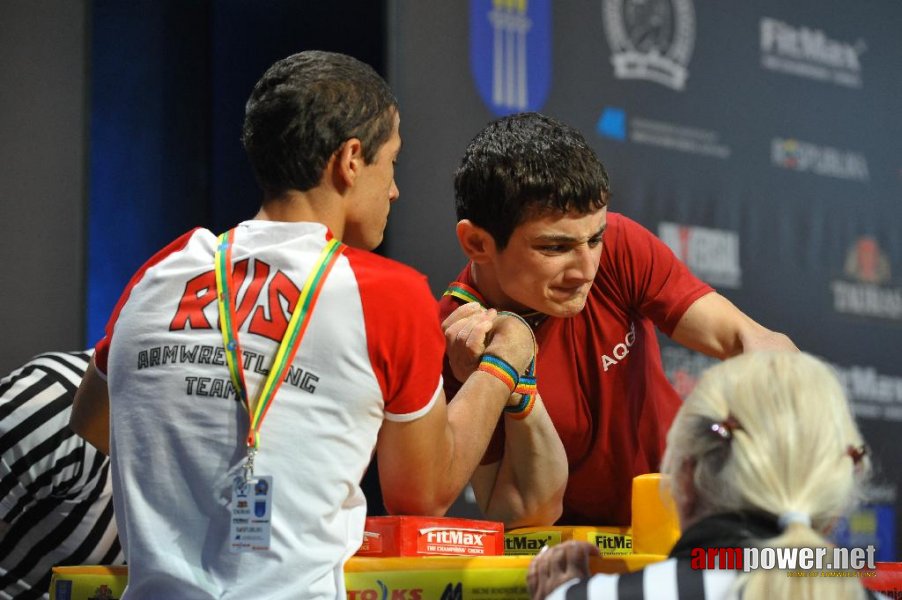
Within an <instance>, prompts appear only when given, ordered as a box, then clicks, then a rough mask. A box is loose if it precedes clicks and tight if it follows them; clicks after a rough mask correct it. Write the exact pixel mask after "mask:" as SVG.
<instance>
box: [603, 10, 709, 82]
mask: <svg viewBox="0 0 902 600" xmlns="http://www.w3.org/2000/svg"><path fill="white" fill-rule="evenodd" d="M601 10H602V16H603V18H604V32H605V36H606V37H607V40H608V45H609V46H610V48H611V64H612V65H613V67H614V77H616V78H618V79H644V80H646V81H653V82H655V83H658V84H661V85H663V86H665V87H668V88H670V89H672V90H676V91H683V90H684V89H685V88H686V79H688V77H689V70H688V66H689V60H690V59H691V58H692V50H693V47H694V46H695V8H694V6H693V4H692V1H691V0H654V1H652V2H627V1H625V0H603V1H602V9H601Z"/></svg>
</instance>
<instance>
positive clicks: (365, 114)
mask: <svg viewBox="0 0 902 600" xmlns="http://www.w3.org/2000/svg"><path fill="white" fill-rule="evenodd" d="M397 107H398V102H397V100H396V99H395V97H394V96H393V95H392V93H391V90H390V89H389V87H388V84H386V83H385V80H383V79H382V77H380V76H379V75H378V74H377V73H376V71H374V70H373V69H372V67H370V66H368V65H366V64H364V63H362V62H360V61H359V60H357V59H355V58H352V57H350V56H346V55H344V54H337V53H334V52H323V51H318V50H311V51H305V52H300V53H298V54H293V55H292V56H289V57H287V58H284V59H282V60H280V61H278V62H276V63H275V64H274V65H272V66H271V67H270V68H269V69H268V70H267V71H266V73H264V74H263V77H261V78H260V81H258V82H257V84H256V85H255V86H254V91H253V92H252V93H251V96H250V99H248V101H247V106H246V107H245V117H244V128H243V132H242V136H241V141H242V143H243V144H244V149H245V151H246V152H247V156H248V158H249V159H250V163H251V166H252V167H253V170H254V175H255V176H256V178H257V182H258V183H259V184H260V187H262V188H263V190H264V191H265V192H266V193H267V194H278V193H280V192H284V191H285V190H290V189H294V190H299V191H306V190H309V189H310V188H312V187H314V186H316V185H317V184H318V183H319V181H320V179H321V177H322V173H323V169H324V168H325V166H326V163H327V162H328V161H329V158H330V157H331V156H332V154H333V153H334V152H335V151H336V150H337V149H338V148H340V147H341V145H342V144H343V143H344V142H345V141H346V140H348V139H350V138H357V139H359V140H360V142H361V144H362V147H363V158H364V160H365V161H366V162H367V163H369V162H370V161H372V159H373V157H374V156H375V155H376V152H377V151H378V150H379V148H380V147H381V146H382V145H383V144H384V143H385V142H386V141H387V140H388V138H389V136H390V135H391V132H392V126H393V118H394V114H395V112H396V111H397Z"/></svg>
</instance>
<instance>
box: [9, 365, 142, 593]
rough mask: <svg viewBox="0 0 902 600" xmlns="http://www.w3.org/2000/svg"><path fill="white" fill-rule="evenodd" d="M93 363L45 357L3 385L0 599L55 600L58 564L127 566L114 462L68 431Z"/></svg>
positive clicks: (11, 376)
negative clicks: (52, 578)
mask: <svg viewBox="0 0 902 600" xmlns="http://www.w3.org/2000/svg"><path fill="white" fill-rule="evenodd" d="M90 358H91V352H51V353H47V354H42V355H40V356H36V357H35V358H33V359H32V360H30V361H29V362H28V363H26V364H25V365H23V366H22V367H21V368H19V369H17V370H16V371H14V372H13V373H11V374H10V375H8V376H7V377H5V378H3V379H2V380H0V599H7V598H15V599H16V600H29V599H32V598H49V589H50V575H51V567H53V566H55V565H83V564H95V565H110V564H123V562H124V557H123V554H122V550H121V548H120V546H119V540H118V538H117V535H116V522H115V520H114V519H113V503H112V496H111V484H110V477H109V459H107V458H106V457H105V456H103V455H102V454H100V453H98V452H97V451H96V450H95V449H94V447H93V446H91V445H90V444H88V443H87V442H85V441H84V440H83V439H82V438H80V437H79V436H77V435H75V434H74V433H73V432H72V430H70V429H69V413H70V412H71V408H72V399H73V397H74V395H75V390H76V389H78V385H79V383H80V382H81V378H82V375H83V374H84V372H85V369H87V367H88V361H89V360H90Z"/></svg>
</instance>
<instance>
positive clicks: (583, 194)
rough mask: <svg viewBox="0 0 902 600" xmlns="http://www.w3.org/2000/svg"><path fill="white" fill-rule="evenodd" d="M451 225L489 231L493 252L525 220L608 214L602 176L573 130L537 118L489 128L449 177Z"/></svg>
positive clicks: (606, 186) (525, 117)
mask: <svg viewBox="0 0 902 600" xmlns="http://www.w3.org/2000/svg"><path fill="white" fill-rule="evenodd" d="M454 193H455V199H456V208H457V218H458V219H469V220H470V221H472V222H473V223H474V224H476V225H478V226H479V227H482V228H483V229H485V230H486V231H488V232H489V233H490V234H491V235H492V237H493V238H494V239H495V244H496V245H497V246H498V248H499V249H504V248H505V247H506V246H507V243H508V242H509V241H510V236H511V234H512V233H513V231H514V229H515V228H516V227H517V226H518V225H519V224H521V223H522V222H524V221H525V220H526V219H528V218H532V217H534V216H538V215H541V214H545V213H548V212H560V213H567V212H571V211H576V212H578V213H581V214H584V213H590V212H593V211H596V210H599V209H601V208H603V207H604V206H607V203H608V200H609V198H610V188H609V184H608V174H607V172H606V171H605V168H604V165H602V164H601V161H600V160H598V157H597V156H596V155H595V152H594V151H593V150H592V149H591V148H590V147H589V145H588V143H586V140H585V138H583V136H582V134H580V133H579V132H578V131H577V130H576V129H574V128H572V127H570V126H568V125H565V124H563V123H561V122H559V121H557V120H555V119H552V118H551V117H547V116H545V115H541V114H538V113H520V114H516V115H511V116H508V117H503V118H501V119H498V120H496V121H492V122H491V123H489V124H488V126H486V128H485V129H483V130H482V131H481V132H480V133H479V134H478V135H477V136H476V137H475V138H473V141H472V142H470V144H469V146H467V150H466V152H465V154H464V157H463V160H462V161H461V164H460V167H459V168H458V169H457V172H456V173H455V175H454Z"/></svg>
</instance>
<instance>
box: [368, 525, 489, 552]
mask: <svg viewBox="0 0 902 600" xmlns="http://www.w3.org/2000/svg"><path fill="white" fill-rule="evenodd" d="M503 553H504V525H503V524H502V523H498V522H495V521H484V520H476V519H460V518H452V517H413V516H385V517H367V519H366V524H365V526H364V532H363V543H362V544H361V546H360V548H359V549H358V550H357V555H358V556H427V555H436V554H438V555H461V556H494V555H500V554H503Z"/></svg>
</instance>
